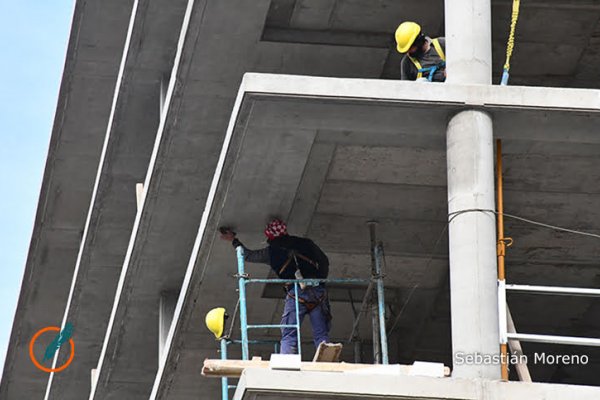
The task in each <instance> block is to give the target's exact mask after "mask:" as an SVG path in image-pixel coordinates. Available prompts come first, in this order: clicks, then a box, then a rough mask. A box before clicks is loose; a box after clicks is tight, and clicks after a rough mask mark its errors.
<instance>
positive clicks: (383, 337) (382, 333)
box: [375, 245, 389, 364]
mask: <svg viewBox="0 0 600 400" xmlns="http://www.w3.org/2000/svg"><path fill="white" fill-rule="evenodd" d="M382 264H383V249H382V247H381V245H377V246H375V274H376V275H377V276H376V279H377V306H378V309H379V340H380V344H381V363H382V364H388V363H389V357H388V343H387V333H386V330H385V297H384V290H383V277H382V276H381V274H382Z"/></svg>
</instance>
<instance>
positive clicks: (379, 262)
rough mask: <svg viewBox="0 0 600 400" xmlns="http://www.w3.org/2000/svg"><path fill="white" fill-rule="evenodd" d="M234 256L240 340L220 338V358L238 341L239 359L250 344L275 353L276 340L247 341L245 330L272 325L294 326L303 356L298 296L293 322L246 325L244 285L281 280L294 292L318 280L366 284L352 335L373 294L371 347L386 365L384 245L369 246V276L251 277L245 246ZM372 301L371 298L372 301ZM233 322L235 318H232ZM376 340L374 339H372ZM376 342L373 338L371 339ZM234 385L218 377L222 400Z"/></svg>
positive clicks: (377, 357)
mask: <svg viewBox="0 0 600 400" xmlns="http://www.w3.org/2000/svg"><path fill="white" fill-rule="evenodd" d="M372 237H373V236H372ZM235 250H236V256H237V270H238V272H237V274H236V275H235V278H236V279H237V280H238V294H239V318H240V340H232V339H231V338H230V337H228V336H223V337H221V338H220V344H221V359H222V360H226V359H227V347H228V346H229V345H230V344H239V345H240V346H241V350H242V360H249V359H250V349H249V346H250V344H263V345H264V344H271V345H274V348H275V352H277V350H278V345H279V341H273V340H250V339H249V338H248V330H250V329H271V328H280V329H281V328H293V329H296V330H297V331H298V354H299V355H300V356H302V341H301V335H300V328H301V321H300V318H299V314H300V312H299V307H300V306H299V301H298V296H295V297H294V302H295V308H296V323H295V324H292V325H284V324H253V325H250V324H248V312H247V298H246V285H249V284H253V283H282V284H293V285H294V290H295V291H297V290H298V287H299V286H300V284H301V283H304V284H307V285H319V284H321V283H336V284H357V283H359V284H367V285H368V286H367V290H366V293H365V296H364V298H363V302H362V306H361V310H360V311H359V312H358V314H357V315H356V316H355V317H354V322H353V325H352V335H351V339H352V338H353V336H354V332H355V331H356V329H357V328H358V325H359V322H360V317H361V315H362V314H363V313H364V312H365V311H366V309H367V307H366V306H367V304H369V299H370V298H371V296H372V295H373V293H374V295H375V296H376V298H377V302H376V307H377V313H376V315H375V316H374V318H375V319H374V321H376V322H377V327H378V332H374V334H376V333H378V334H377V335H376V339H377V343H378V348H377V349H374V354H373V356H374V359H375V360H376V361H377V362H376V363H381V364H388V363H389V355H388V342H387V333H386V325H385V293H384V285H383V279H384V274H383V245H382V244H381V243H378V244H375V245H374V246H373V247H372V248H371V251H372V254H373V268H372V276H371V279H352V278H346V279H252V278H250V276H249V275H248V274H247V273H246V270H245V260H244V248H243V247H242V246H238V247H236V249H235ZM372 303H373V304H375V302H374V301H372ZM232 323H235V321H232ZM374 339H375V338H374ZM374 342H375V340H374ZM235 388H236V385H230V384H229V380H228V378H227V377H223V378H221V396H222V400H228V399H229V390H230V389H235Z"/></svg>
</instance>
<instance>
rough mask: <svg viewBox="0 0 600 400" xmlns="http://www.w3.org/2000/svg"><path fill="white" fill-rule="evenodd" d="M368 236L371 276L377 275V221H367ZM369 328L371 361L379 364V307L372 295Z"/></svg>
mask: <svg viewBox="0 0 600 400" xmlns="http://www.w3.org/2000/svg"><path fill="white" fill-rule="evenodd" d="M367 224H368V225H369V237H370V239H371V246H370V248H371V277H372V278H373V277H375V276H377V266H376V261H375V247H376V246H377V222H375V221H369V222H368V223H367ZM371 329H372V338H373V339H372V340H373V363H374V364H381V345H380V342H379V339H380V336H379V309H378V305H377V303H376V302H375V299H374V296H373V297H371Z"/></svg>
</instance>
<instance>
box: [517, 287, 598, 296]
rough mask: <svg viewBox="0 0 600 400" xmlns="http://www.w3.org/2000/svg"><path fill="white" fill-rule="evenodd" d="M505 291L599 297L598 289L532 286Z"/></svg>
mask: <svg viewBox="0 0 600 400" xmlns="http://www.w3.org/2000/svg"><path fill="white" fill-rule="evenodd" d="M506 290H510V291H513V292H521V293H537V294H548V295H558V296H560V295H568V296H590V297H600V289H590V288H574V287H556V286H532V285H506Z"/></svg>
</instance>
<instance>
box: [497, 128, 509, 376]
mask: <svg viewBox="0 0 600 400" xmlns="http://www.w3.org/2000/svg"><path fill="white" fill-rule="evenodd" d="M503 179H504V178H503V176H502V141H501V140H500V139H497V140H496V184H497V195H498V204H497V207H498V214H497V219H498V223H497V226H498V245H497V254H498V326H499V335H500V361H501V364H500V376H501V378H502V380H503V381H508V337H507V316H506V272H505V269H504V257H505V255H506V242H505V240H504V184H503Z"/></svg>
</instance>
